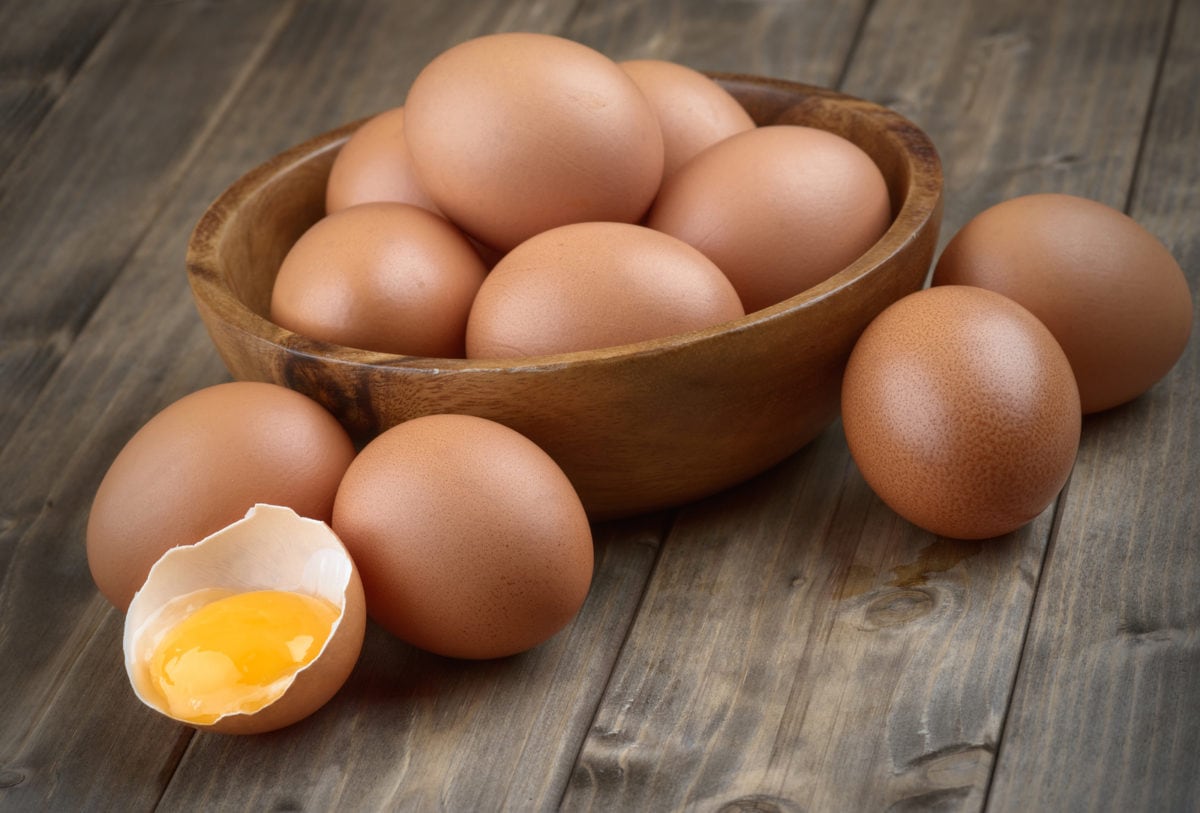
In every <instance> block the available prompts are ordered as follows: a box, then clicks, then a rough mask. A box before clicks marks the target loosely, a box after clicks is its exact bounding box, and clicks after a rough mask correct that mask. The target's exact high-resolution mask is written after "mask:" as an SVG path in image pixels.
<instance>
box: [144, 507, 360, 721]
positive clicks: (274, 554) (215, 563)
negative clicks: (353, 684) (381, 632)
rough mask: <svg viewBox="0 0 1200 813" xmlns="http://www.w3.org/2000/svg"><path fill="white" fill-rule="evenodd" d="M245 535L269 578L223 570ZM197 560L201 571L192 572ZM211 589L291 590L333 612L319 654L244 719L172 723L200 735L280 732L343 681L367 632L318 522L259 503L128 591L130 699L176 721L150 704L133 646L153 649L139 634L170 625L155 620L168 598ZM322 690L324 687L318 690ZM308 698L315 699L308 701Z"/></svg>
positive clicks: (348, 561)
mask: <svg viewBox="0 0 1200 813" xmlns="http://www.w3.org/2000/svg"><path fill="white" fill-rule="evenodd" d="M247 538H251V539H253V540H254V542H253V545H252V546H251V547H250V550H249V555H250V557H251V562H252V564H251V565H250V567H251V568H253V567H254V566H255V565H257V566H258V567H263V566H265V565H267V564H268V563H271V564H274V565H276V567H275V568H273V569H268V570H267V571H266V572H268V573H270V574H271V575H270V576H269V577H268V578H266V579H262V580H254V581H251V580H247V579H244V578H242V577H241V576H240V575H239V572H244V571H243V570H242V569H239V572H233V569H232V568H231V567H230V564H229V559H228V558H227V555H228V553H229V551H231V550H237V551H238V552H239V554H241V555H245V548H239V546H241V545H242V543H243V542H244V541H245V540H246V539H247ZM297 547H301V549H302V550H307V552H308V554H309V555H308V556H299V557H297V556H296V549H297ZM329 551H334V556H333V557H330V556H328V555H321V554H325V553H326V552H329ZM223 554H224V555H223ZM197 557H200V558H199V559H197ZM285 557H292V558H297V559H303V560H304V563H303V565H301V566H300V567H299V568H294V569H293V570H287V569H285V568H282V567H278V565H279V561H280V560H281V559H283V558H285ZM206 559H207V560H208V561H206ZM272 560H273V561H272ZM197 561H199V562H201V563H202V565H203V566H200V567H197V566H196V563H197ZM260 572H261V571H260ZM213 588H217V589H221V588H224V589H227V590H232V591H235V592H241V591H246V590H256V589H281V590H295V591H297V592H302V593H307V594H310V595H316V596H319V597H321V598H324V599H326V600H327V601H330V602H331V603H333V604H334V605H335V606H337V607H338V611H339V614H338V617H337V619H336V620H335V621H334V623H333V628H332V630H331V631H330V635H329V638H328V639H327V640H326V641H325V644H324V645H323V646H322V648H321V651H320V652H319V653H318V654H317V655H316V657H314V658H313V659H312V661H310V662H309V663H308V664H307V665H305V666H304V667H303V668H301V669H300V670H298V671H297V672H296V673H295V674H294V675H293V676H292V677H291V678H289V679H288V680H287V681H286V682H285V684H284V689H283V691H282V692H281V693H280V695H279V696H278V697H277V698H276V699H275V700H273V701H271V702H270V703H269V704H268V705H266V706H264V707H263V708H261V709H260V710H258V711H257V712H253V713H250V714H245V713H240V712H236V713H233V714H227V715H224V716H222V717H220V718H218V719H217V720H216V721H215V722H213V723H212V724H210V725H201V724H196V723H191V722H188V721H185V720H180V721H179V722H183V723H186V724H187V725H191V726H193V727H195V728H199V729H203V730H212V731H219V732H222V733H236V734H249V733H258V732H263V731H269V730H273V729H276V728H282V727H284V726H286V725H290V724H291V723H294V722H297V721H298V720H300V719H302V718H303V717H306V716H308V715H309V714H311V713H312V712H314V711H316V710H317V709H318V708H320V707H321V706H322V705H324V704H325V703H326V702H327V701H328V700H329V699H330V698H331V697H332V696H333V695H334V694H335V693H336V692H337V690H338V689H339V688H340V687H341V686H342V684H343V683H344V682H345V680H346V678H348V677H349V675H350V672H351V671H352V670H353V668H354V665H355V664H356V663H357V661H358V655H359V652H360V651H361V649H362V642H363V638H364V636H365V633H366V613H365V605H366V602H365V597H364V595H363V590H362V581H361V579H360V578H359V575H358V569H357V567H356V566H355V564H354V560H353V559H352V558H351V557H350V554H349V551H347V550H346V548H345V546H344V545H343V544H342V542H341V540H340V539H339V538H338V536H337V535H336V534H335V533H334V532H333V530H332V529H331V528H330V527H329V526H328V525H327V524H325V523H324V522H322V521H320V520H315V519H310V518H307V517H302V516H300V515H299V514H297V513H296V512H295V511H293V510H292V509H290V508H287V507H284V506H277V505H269V504H266V503H258V504H255V505H254V506H252V507H251V508H250V510H249V511H247V512H246V515H245V516H244V517H243V518H242V519H239V520H237V521H236V522H233V523H231V524H230V525H228V526H226V527H224V528H222V529H220V530H218V531H216V532H214V533H212V534H210V535H208V536H206V537H205V538H204V539H201V540H200V541H198V542H196V543H194V544H191V545H181V546H178V547H175V548H171V549H170V550H168V551H167V552H166V553H165V554H163V556H162V557H161V558H160V559H159V560H158V561H157V562H155V563H154V566H153V567H152V568H151V569H150V573H149V575H148V576H147V578H146V582H145V583H144V584H143V586H142V588H141V589H139V590H138V592H137V593H135V594H134V597H133V600H132V601H131V602H130V605H129V611H128V613H127V615H126V617H125V626H124V635H123V648H124V655H125V669H126V673H127V674H128V676H129V681H130V685H131V686H132V688H133V691H134V694H135V695H137V697H138V699H139V700H141V701H142V702H143V703H144V704H145V705H147V706H149V707H150V708H152V709H154V710H155V711H158V712H159V713H161V714H164V715H165V716H167V717H171V719H177V718H175V717H172V715H170V714H169V713H168V712H167V711H166V710H165V709H164V708H162V707H161V706H160V705H159V704H158V703H157V702H155V698H154V692H153V689H151V688H150V687H149V685H148V681H149V676H148V674H147V669H146V667H145V665H144V659H139V657H138V656H139V654H140V651H139V649H138V647H139V645H141V646H142V648H143V649H145V648H146V647H148V646H152V645H153V642H152V641H151V642H144V641H143V637H144V636H146V635H149V634H152V633H153V632H155V631H159V630H160V629H161V628H162V627H163V626H165V625H166V624H169V623H170V621H166V622H163V623H160V622H162V619H160V618H159V616H160V614H161V613H162V611H163V609H164V608H167V607H168V605H169V603H170V602H171V601H172V600H174V599H176V598H178V597H179V596H182V595H186V594H188V593H191V592H196V591H200V590H205V589H213ZM318 663H321V664H326V663H329V664H333V665H332V666H329V667H323V669H333V670H334V671H333V672H332V673H330V672H326V673H325V674H322V675H321V676H320V677H321V679H320V680H317V679H315V673H314V667H315V666H316V665H317V664H318ZM322 686H323V687H324V690H323V691H320V689H321V687H322ZM289 696H293V697H301V696H307V697H308V698H309V702H307V703H302V704H300V707H297V706H296V705H295V704H294V703H289V702H287V698H288V697H289ZM314 698H315V699H318V700H319V702H312V700H313V699H314Z"/></svg>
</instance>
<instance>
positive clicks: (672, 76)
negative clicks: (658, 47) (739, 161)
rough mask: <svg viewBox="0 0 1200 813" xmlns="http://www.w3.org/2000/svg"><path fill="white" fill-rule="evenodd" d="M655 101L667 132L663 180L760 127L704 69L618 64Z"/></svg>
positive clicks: (654, 62) (651, 63)
mask: <svg viewBox="0 0 1200 813" xmlns="http://www.w3.org/2000/svg"><path fill="white" fill-rule="evenodd" d="M617 64H618V65H620V66H621V69H622V70H623V71H625V73H627V74H629V76H630V77H632V79H633V81H634V82H637V86H638V87H639V88H641V90H642V93H644V94H645V95H646V98H647V99H648V100H649V101H650V106H651V107H653V108H654V113H655V115H657V116H658V124H659V126H660V127H661V128H662V133H663V178H664V179H665V178H668V177H670V176H671V175H672V174H674V172H675V170H677V169H679V168H680V167H681V166H683V165H684V164H686V163H687V162H688V161H690V160H691V159H692V158H693V157H695V156H696V155H697V154H698V153H699V152H700V151H702V150H704V149H705V148H706V147H711V146H712V145H713V144H716V143H717V142H718V141H721V140H723V139H726V138H728V137H729V136H731V135H734V134H736V133H741V132H744V131H746V130H753V129H754V120H753V119H751V118H750V114H749V113H747V112H746V111H745V109H744V108H743V107H742V106H741V105H740V104H738V101H737V99H735V98H733V96H732V95H731V94H730V93H729V91H727V90H725V88H723V87H721V86H720V85H718V84H717V83H716V82H714V81H713V80H712V79H709V78H708V77H707V76H705V75H704V74H702V73H700V71H697V70H693V69H692V68H689V67H687V66H686V65H680V64H678V63H675V62H667V61H665V60H661V59H632V60H629V61H627V62H619V63H617Z"/></svg>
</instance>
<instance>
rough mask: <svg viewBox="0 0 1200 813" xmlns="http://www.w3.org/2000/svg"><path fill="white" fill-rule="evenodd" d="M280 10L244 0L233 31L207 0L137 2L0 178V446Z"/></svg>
mask: <svg viewBox="0 0 1200 813" xmlns="http://www.w3.org/2000/svg"><path fill="white" fill-rule="evenodd" d="M288 7H289V4H288V3H285V2H283V0H272V2H267V3H251V4H246V8H245V9H244V10H243V13H242V16H241V19H242V20H243V22H244V25H243V26H241V27H233V26H230V25H229V24H228V22H227V21H228V16H227V15H224V14H221V13H214V11H213V9H212V8H211V7H209V6H208V5H206V4H203V3H178V4H147V5H140V6H138V8H137V9H136V10H135V11H134V12H133V13H130V14H128V15H125V16H123V17H122V18H121V20H120V21H119V24H117V25H116V26H114V27H113V28H112V29H110V31H109V35H108V36H107V37H105V39H104V40H103V41H102V42H101V43H100V44H99V45H98V46H97V48H96V51H95V53H94V54H93V56H92V59H91V61H90V62H89V63H88V66H87V68H86V69H84V70H82V71H81V72H80V73H79V74H78V75H77V76H76V77H75V78H74V79H73V81H72V82H71V84H70V86H69V87H68V88H67V89H66V91H65V92H64V93H63V96H62V98H61V100H60V102H59V104H58V105H57V106H56V107H55V108H54V110H53V111H52V112H51V113H50V114H49V115H48V117H47V118H46V119H45V121H44V122H43V124H42V126H41V127H40V129H39V131H38V137H37V138H36V139H35V140H33V141H31V142H29V144H28V146H27V148H26V150H25V151H24V152H23V153H22V154H21V156H20V158H19V160H17V161H16V162H15V163H14V164H13V165H12V166H11V167H10V168H9V170H8V172H6V173H5V174H4V175H3V177H0V200H2V201H3V202H4V207H5V217H3V218H0V256H3V257H4V267H3V274H4V296H3V297H2V298H0V336H2V337H3V345H2V346H0V447H2V446H3V445H4V444H5V443H7V441H8V440H9V439H10V438H11V437H12V435H13V433H14V432H15V431H16V428H17V426H18V424H19V423H20V421H21V419H22V417H23V416H24V414H25V412H26V410H27V409H28V408H29V405H30V404H31V403H32V402H33V400H34V398H35V396H36V395H37V393H38V391H39V390H40V389H41V388H42V386H43V385H44V384H45V382H46V380H47V379H48V378H49V376H50V374H51V373H52V372H53V371H54V369H55V367H56V366H57V365H58V363H59V361H60V360H61V359H62V356H63V354H64V353H65V351H66V349H67V347H68V346H69V345H70V343H71V342H72V340H73V338H74V336H75V335H76V334H77V332H78V331H79V329H80V328H81V326H82V324H83V322H84V321H85V320H86V319H87V317H88V315H89V314H90V313H91V312H92V311H93V310H94V309H95V307H96V303H97V302H98V301H99V300H100V298H101V297H102V296H103V295H104V293H105V291H106V290H107V289H108V287H109V285H110V284H111V283H112V280H113V278H114V277H115V276H116V274H117V272H118V271H119V270H120V268H121V266H122V264H123V263H124V262H125V260H126V259H127V258H128V256H129V254H130V253H131V252H132V250H133V248H134V246H136V244H137V241H138V240H139V239H140V237H141V236H142V234H143V233H144V231H145V229H146V226H147V224H148V223H149V222H150V220H151V219H152V218H153V217H154V215H155V214H156V213H157V211H158V210H159V208H160V207H161V206H162V204H163V202H164V201H166V200H167V199H169V196H170V195H171V192H172V188H173V187H174V185H175V184H176V183H177V181H178V176H179V173H180V172H181V171H182V169H183V168H184V167H185V166H186V165H187V164H188V162H189V160H190V158H191V151H192V150H193V149H194V147H195V145H196V144H197V143H199V142H201V141H203V139H204V136H205V134H206V132H207V130H208V122H209V121H210V119H212V118H213V117H214V116H215V115H217V114H218V112H219V110H220V107H221V105H222V104H223V102H224V100H225V98H226V95H227V90H228V88H229V86H230V85H232V84H236V83H237V82H238V81H239V80H240V78H241V74H242V72H243V71H244V69H245V66H246V65H247V64H248V63H252V62H253V61H254V59H255V58H256V55H257V53H258V52H259V50H260V49H261V48H262V47H263V45H264V43H266V42H269V41H270V40H271V29H272V26H275V25H276V24H277V22H278V20H279V19H280V14H281V11H282V10H286V9H287V8H288ZM197 65H203V66H204V69H203V70H196V69H195V66H197ZM175 66H188V67H187V68H186V69H180V68H177V67H175ZM129 99H137V104H130V103H128V100H129Z"/></svg>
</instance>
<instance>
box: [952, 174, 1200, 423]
mask: <svg viewBox="0 0 1200 813" xmlns="http://www.w3.org/2000/svg"><path fill="white" fill-rule="evenodd" d="M933 284H934V285H977V286H979V287H982V288H988V289H990V290H993V291H997V292H999V293H1001V294H1004V295H1005V296H1007V297H1009V298H1010V299H1013V300H1015V301H1017V302H1019V303H1020V304H1022V305H1024V306H1025V307H1026V308H1028V309H1029V310H1030V311H1032V312H1033V314H1034V315H1035V316H1037V317H1038V318H1039V319H1040V320H1042V322H1043V323H1044V324H1045V325H1046V327H1048V328H1049V329H1050V332H1051V333H1053V334H1054V338H1055V339H1057V340H1058V343H1059V344H1060V345H1062V348H1063V350H1064V351H1065V352H1066V354H1067V358H1068V359H1070V361H1071V368H1072V370H1074V372H1075V380H1076V381H1077V382H1078V384H1079V395H1080V398H1081V400H1082V403H1083V411H1084V413H1085V414H1086V413H1092V412H1099V411H1101V410H1104V409H1109V408H1111V407H1114V406H1117V405H1118V404H1123V403H1125V402H1126V401H1129V400H1131V399H1133V398H1136V397H1137V396H1138V395H1140V394H1142V393H1143V392H1145V391H1146V390H1148V389H1149V388H1150V387H1151V386H1152V385H1153V384H1154V383H1155V382H1156V381H1158V380H1159V379H1161V378H1162V377H1163V376H1164V375H1166V374H1167V372H1168V371H1169V370H1170V369H1171V367H1173V366H1174V365H1175V362H1176V361H1178V360H1179V357H1180V356H1181V355H1182V354H1183V350H1184V347H1186V345H1187V341H1188V336H1189V335H1190V334H1191V329H1192V296H1191V292H1190V291H1189V290H1188V284H1187V279H1186V278H1185V277H1184V275H1183V270H1182V269H1181V268H1180V267H1179V263H1178V262H1176V261H1175V258H1174V257H1172V256H1171V253H1170V252H1169V251H1168V250H1167V248H1166V246H1164V245H1163V244H1162V243H1161V242H1159V240H1158V239H1157V238H1156V237H1155V236H1154V235H1152V234H1151V233H1150V232H1148V231H1147V230H1146V229H1145V228H1143V227H1142V226H1141V225H1140V224H1139V223H1137V222H1136V221H1135V220H1133V219H1132V218H1130V217H1129V216H1128V215H1126V214H1124V213H1123V212H1119V211H1117V210H1116V209H1113V208H1112V207H1109V206H1105V205H1104V204H1102V203H1099V202H1097V201H1093V200H1088V199H1086V198H1080V197H1076V196H1074V195H1061V194H1036V195H1023V196H1021V197H1016V198H1011V199H1009V200H1006V201H1004V202H1002V203H998V204H996V205H995V206H992V207H991V208H989V209H986V210H984V211H983V212H980V213H979V214H978V215H976V216H975V217H973V218H972V219H971V220H970V221H969V222H968V223H967V225H965V226H964V227H963V228H962V229H960V230H959V232H958V233H957V234H955V235H954V238H953V239H952V240H951V241H950V242H949V243H948V244H947V245H946V250H945V251H943V252H942V255H941V257H940V258H939V259H938V262H937V267H936V268H935V269H934V274H933Z"/></svg>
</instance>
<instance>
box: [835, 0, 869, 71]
mask: <svg viewBox="0 0 1200 813" xmlns="http://www.w3.org/2000/svg"><path fill="white" fill-rule="evenodd" d="M875 2H876V0H867V2H866V5H864V6H863V10H862V15H861V16H859V18H858V25H856V26H855V27H854V36H853V37H852V38H851V40H850V48H849V49H847V51H846V58H845V59H844V60H843V61H842V67H841V69H840V70H839V71H838V75H837V78H836V79H835V80H834V82H833V87H834V88H835V89H837V90H841V89H842V86H843V85H845V83H846V77H847V76H849V75H850V68H851V66H852V65H853V64H854V59H855V57H856V56H858V47H859V45H861V44H862V41H863V40H864V39H865V36H864V35H865V33H866V30H867V21H868V20H869V19H870V18H871V14H872V13H873V12H874V11H875Z"/></svg>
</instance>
